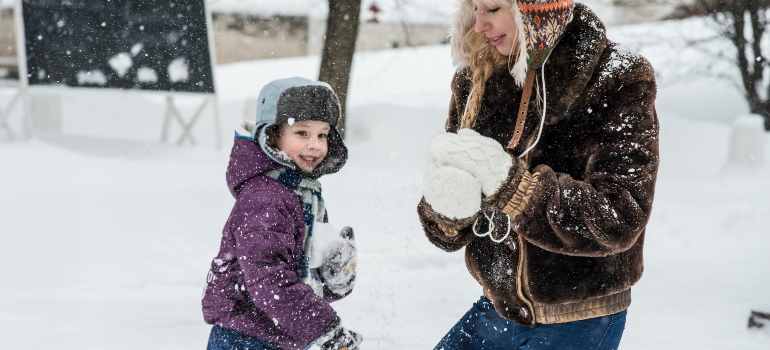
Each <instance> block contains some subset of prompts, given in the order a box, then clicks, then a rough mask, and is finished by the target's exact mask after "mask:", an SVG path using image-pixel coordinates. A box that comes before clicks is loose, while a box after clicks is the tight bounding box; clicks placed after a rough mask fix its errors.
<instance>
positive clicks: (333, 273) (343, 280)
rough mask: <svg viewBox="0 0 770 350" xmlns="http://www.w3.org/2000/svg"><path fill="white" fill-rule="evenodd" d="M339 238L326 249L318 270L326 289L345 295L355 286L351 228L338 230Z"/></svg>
mask: <svg viewBox="0 0 770 350" xmlns="http://www.w3.org/2000/svg"><path fill="white" fill-rule="evenodd" d="M340 238H341V239H338V240H335V241H333V242H332V243H331V244H330V245H329V247H328V248H327V249H326V251H325V252H324V259H323V263H322V264H321V266H320V267H319V269H320V272H321V279H322V280H323V282H324V284H325V285H326V287H327V288H328V289H329V290H330V291H332V292H333V293H335V294H338V295H345V294H347V293H348V292H350V291H351V290H352V289H353V286H354V285H355V281H356V265H358V257H357V253H356V245H355V240H354V237H353V228H351V227H349V226H345V227H343V228H342V230H340Z"/></svg>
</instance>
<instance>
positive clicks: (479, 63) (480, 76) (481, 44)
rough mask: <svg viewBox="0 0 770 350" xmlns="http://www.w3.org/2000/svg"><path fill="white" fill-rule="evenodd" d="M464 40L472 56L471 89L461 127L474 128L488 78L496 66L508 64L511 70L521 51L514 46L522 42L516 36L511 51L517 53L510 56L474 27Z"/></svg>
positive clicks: (470, 69)
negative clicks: (502, 52)
mask: <svg viewBox="0 0 770 350" xmlns="http://www.w3.org/2000/svg"><path fill="white" fill-rule="evenodd" d="M463 41H464V42H465V44H466V46H467V48H468V52H469V55H468V56H469V58H470V59H469V61H468V69H469V71H470V76H469V77H468V79H469V80H470V81H471V91H470V93H469V95H468V100H467V102H466V104H465V111H464V112H463V115H462V119H461V123H460V127H461V128H472V127H473V126H474V125H475V124H476V117H477V115H478V112H479V110H480V109H481V100H482V98H483V97H484V90H485V88H486V82H487V79H489V77H490V76H492V73H493V72H494V70H495V68H497V67H500V66H502V65H507V66H508V70H509V71H510V70H511V63H512V62H517V61H518V59H519V54H520V52H519V51H518V50H514V48H516V47H519V44H520V43H519V38H516V41H515V42H514V43H513V45H512V47H511V51H516V53H515V55H514V54H513V52H512V53H511V55H510V56H505V55H503V54H501V53H500V52H499V51H498V50H497V48H496V47H494V46H492V45H491V44H490V43H489V39H488V38H487V37H486V36H485V35H484V34H481V33H476V31H475V29H474V28H473V27H471V28H470V29H469V30H468V31H467V32H466V33H465V35H464V36H463Z"/></svg>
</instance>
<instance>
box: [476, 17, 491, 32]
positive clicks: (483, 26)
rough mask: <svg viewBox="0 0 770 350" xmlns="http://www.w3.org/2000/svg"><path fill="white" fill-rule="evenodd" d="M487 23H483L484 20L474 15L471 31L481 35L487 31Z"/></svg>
mask: <svg viewBox="0 0 770 350" xmlns="http://www.w3.org/2000/svg"><path fill="white" fill-rule="evenodd" d="M489 27H490V25H489V22H488V21H485V20H484V18H481V17H480V16H478V15H476V24H474V26H473V30H475V31H476V33H483V32H486V31H487V30H489Z"/></svg>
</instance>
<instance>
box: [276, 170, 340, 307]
mask: <svg viewBox="0 0 770 350" xmlns="http://www.w3.org/2000/svg"><path fill="white" fill-rule="evenodd" d="M265 176H267V177H269V178H272V179H275V180H277V181H278V182H280V183H282V184H284V185H285V186H286V187H288V188H289V189H291V190H292V191H294V193H296V194H297V195H298V196H299V198H301V199H302V213H303V214H304V219H305V232H307V234H306V235H305V241H304V242H303V244H302V254H301V255H300V258H299V262H298V263H297V276H298V277H299V279H300V281H302V283H305V284H307V285H310V287H312V288H313V291H314V292H315V293H316V294H317V295H318V296H321V297H323V284H322V283H321V277H320V275H319V274H318V271H317V270H316V269H310V266H309V265H310V257H311V253H312V251H313V250H312V248H313V239H312V237H313V223H314V222H316V221H317V222H323V219H324V216H325V215H324V214H325V213H326V208H325V206H324V200H323V198H322V197H321V183H320V182H318V180H311V179H308V178H303V177H302V176H301V175H300V174H299V172H297V171H296V170H293V169H289V168H286V167H283V168H278V169H275V170H271V171H268V172H266V173H265Z"/></svg>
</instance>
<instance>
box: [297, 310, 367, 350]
mask: <svg viewBox="0 0 770 350" xmlns="http://www.w3.org/2000/svg"><path fill="white" fill-rule="evenodd" d="M340 323H341V321H340V318H339V317H337V318H336V319H335V320H334V322H333V323H332V325H331V327H329V330H328V331H326V333H324V334H323V335H322V336H321V337H319V338H318V339H317V340H316V341H315V342H313V345H312V346H311V347H310V348H309V349H310V350H318V349H320V350H359V345H361V342H362V341H363V340H364V339H363V337H361V335H360V334H358V333H356V332H353V331H351V330H349V329H347V328H345V327H342V325H341V324H340Z"/></svg>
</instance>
